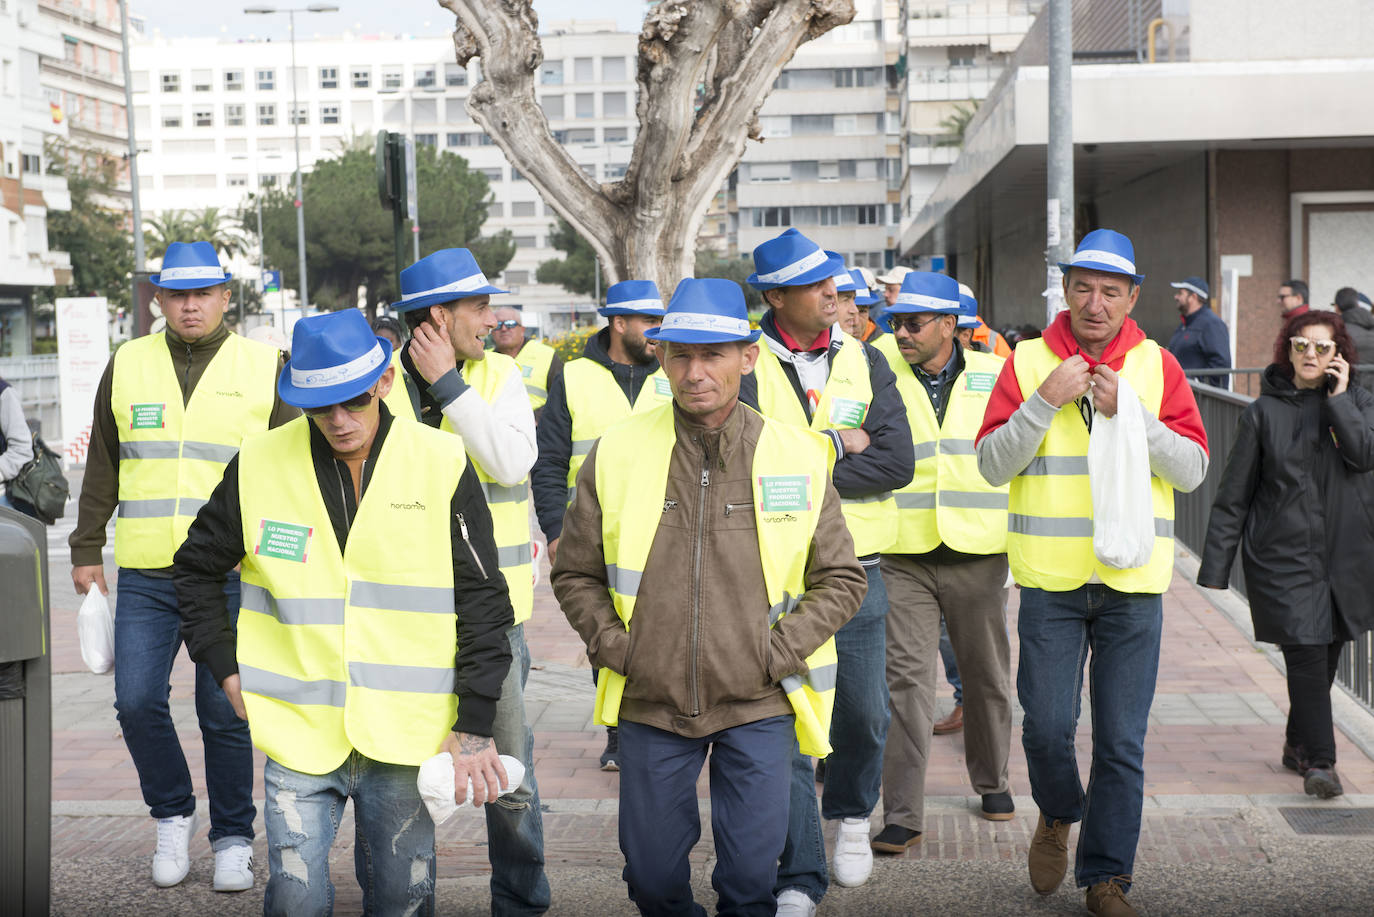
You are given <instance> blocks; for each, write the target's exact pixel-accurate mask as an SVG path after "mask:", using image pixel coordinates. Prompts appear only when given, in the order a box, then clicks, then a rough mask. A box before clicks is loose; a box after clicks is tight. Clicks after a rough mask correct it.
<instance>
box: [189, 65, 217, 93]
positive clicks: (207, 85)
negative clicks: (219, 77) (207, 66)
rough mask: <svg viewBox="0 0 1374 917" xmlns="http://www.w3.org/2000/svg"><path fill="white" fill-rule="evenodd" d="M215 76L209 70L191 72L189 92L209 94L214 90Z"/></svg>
mask: <svg viewBox="0 0 1374 917" xmlns="http://www.w3.org/2000/svg"><path fill="white" fill-rule="evenodd" d="M214 82H215V74H214V72H213V71H210V70H192V71H191V91H192V92H209V91H210V90H211V89H213V88H214Z"/></svg>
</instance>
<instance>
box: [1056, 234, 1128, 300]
mask: <svg viewBox="0 0 1374 917" xmlns="http://www.w3.org/2000/svg"><path fill="white" fill-rule="evenodd" d="M1071 267H1083V268H1087V269H1088V270H1092V271H1103V272H1104V273H1107V274H1125V275H1126V276H1127V277H1129V278H1131V280H1132V281H1133V282H1134V283H1135V284H1136V286H1139V285H1140V284H1142V283H1144V282H1145V275H1144V274H1137V273H1136V272H1135V246H1134V245H1132V244H1131V240H1130V239H1128V238H1126V237H1125V236H1123V235H1122V234H1121V233H1119V232H1117V231H1116V230H1115V229H1094V230H1093V231H1092V232H1090V233H1088V234H1087V235H1086V236H1084V237H1083V241H1082V242H1079V243H1078V250H1077V251H1075V252H1074V253H1073V257H1072V258H1071V259H1069V263H1068V264H1065V263H1064V262H1062V261H1061V262H1059V269H1060V270H1061V271H1063V272H1064V275H1065V276H1068V273H1069V268H1071Z"/></svg>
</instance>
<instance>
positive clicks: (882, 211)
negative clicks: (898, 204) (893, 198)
mask: <svg viewBox="0 0 1374 917" xmlns="http://www.w3.org/2000/svg"><path fill="white" fill-rule="evenodd" d="M858 210H859V213H858V222H859V225H860V226H877V225H878V224H880V223H886V222H887V205H886V204H860V205H859V207H858Z"/></svg>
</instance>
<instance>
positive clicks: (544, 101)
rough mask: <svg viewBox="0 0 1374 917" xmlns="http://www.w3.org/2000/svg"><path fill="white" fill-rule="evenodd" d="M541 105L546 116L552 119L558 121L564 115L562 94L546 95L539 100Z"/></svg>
mask: <svg viewBox="0 0 1374 917" xmlns="http://www.w3.org/2000/svg"><path fill="white" fill-rule="evenodd" d="M539 105H540V107H541V108H543V109H544V117H545V118H548V119H549V120H550V121H557V120H559V119H561V118H562V117H563V97H562V96H544V97H543V98H541V99H540V100H539Z"/></svg>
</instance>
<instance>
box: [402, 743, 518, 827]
mask: <svg viewBox="0 0 1374 917" xmlns="http://www.w3.org/2000/svg"><path fill="white" fill-rule="evenodd" d="M500 758H501V766H502V767H504V768H505V769H506V782H505V783H504V784H503V785H502V787H501V793H500V795H502V796H505V795H507V794H508V793H514V792H515V791H516V790H517V789H519V788H520V784H521V783H523V782H524V780H525V765H523V764H521V763H520V759H519V758H512V757H511V756H510V755H501V756H500ZM415 787H416V789H418V790H419V791H420V798H421V799H423V800H424V801H425V808H427V809H429V817H430V818H432V819H434V823H435V824H436V825H442V824H443V823H444V822H446V821H448V820H449V819H450V818H451V817H452V816H453V813H454V812H457V811H458V804H457V803H456V802H454V801H453V795H454V786H453V756H452V755H450V754H449V753H448V752H446V751H441V752H439V753H438V754H437V755H435V756H434V757H432V758H430V759H429V760H427V761H425V763H423V764H421V765H420V773H419V776H417V777H416V779H415ZM463 798H464V799H468V800H470V799H472V778H471V777H469V778H468V792H467V795H466V796H464V797H463ZM491 801H492V800H488V802H491Z"/></svg>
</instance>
